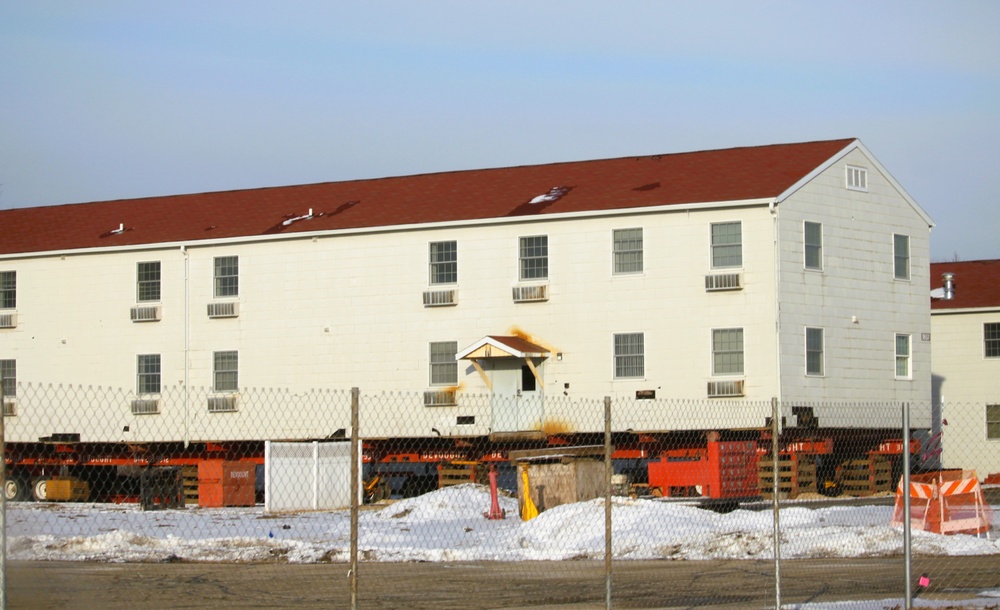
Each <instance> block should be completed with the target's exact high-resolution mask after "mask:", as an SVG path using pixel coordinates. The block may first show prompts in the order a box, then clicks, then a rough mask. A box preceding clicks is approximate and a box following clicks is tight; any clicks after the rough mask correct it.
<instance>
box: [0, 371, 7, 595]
mask: <svg viewBox="0 0 1000 610" xmlns="http://www.w3.org/2000/svg"><path fill="white" fill-rule="evenodd" d="M6 383H8V382H7V380H6V379H3V378H0V407H2V404H3V399H4V397H5V396H7V387H6V385H5V384H6ZM6 427H7V414H6V413H5V412H3V410H2V409H0V485H3V486H4V487H6V486H7V430H6ZM6 608H7V496H6V491H5V490H0V610H4V609H6Z"/></svg>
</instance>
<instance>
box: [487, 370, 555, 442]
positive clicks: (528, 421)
mask: <svg viewBox="0 0 1000 610" xmlns="http://www.w3.org/2000/svg"><path fill="white" fill-rule="evenodd" d="M492 364H493V371H492V373H493V375H492V377H493V379H492V383H493V395H492V401H493V431H494V432H524V431H527V430H540V429H541V428H542V402H543V396H542V388H541V387H540V386H539V385H538V381H537V380H536V379H535V376H534V374H532V372H531V368H529V367H528V365H527V364H525V363H524V361H523V360H518V359H515V358H497V359H495V360H493V361H492ZM539 370H540V369H539Z"/></svg>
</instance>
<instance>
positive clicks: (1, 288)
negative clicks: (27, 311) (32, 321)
mask: <svg viewBox="0 0 1000 610" xmlns="http://www.w3.org/2000/svg"><path fill="white" fill-rule="evenodd" d="M16 307H17V271H0V309H14V308H16Z"/></svg>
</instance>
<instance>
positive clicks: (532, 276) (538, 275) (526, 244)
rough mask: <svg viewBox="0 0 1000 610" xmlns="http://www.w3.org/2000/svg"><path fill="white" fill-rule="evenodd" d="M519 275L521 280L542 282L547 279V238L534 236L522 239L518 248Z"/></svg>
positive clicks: (545, 236)
mask: <svg viewBox="0 0 1000 610" xmlns="http://www.w3.org/2000/svg"><path fill="white" fill-rule="evenodd" d="M518 257H519V268H520V271H519V275H518V277H519V278H520V279H521V280H544V279H548V277H549V237H548V235H534V236H532V237H522V238H521V239H520V248H519V254H518Z"/></svg>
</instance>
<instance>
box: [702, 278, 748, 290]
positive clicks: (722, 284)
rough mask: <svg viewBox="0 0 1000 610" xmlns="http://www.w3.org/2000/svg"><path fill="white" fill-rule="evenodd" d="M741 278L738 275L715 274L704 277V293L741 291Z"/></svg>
mask: <svg viewBox="0 0 1000 610" xmlns="http://www.w3.org/2000/svg"><path fill="white" fill-rule="evenodd" d="M742 289H743V276H742V274H740V273H715V274H710V275H706V276H705V291H706V292H715V291H718V290H742Z"/></svg>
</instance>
